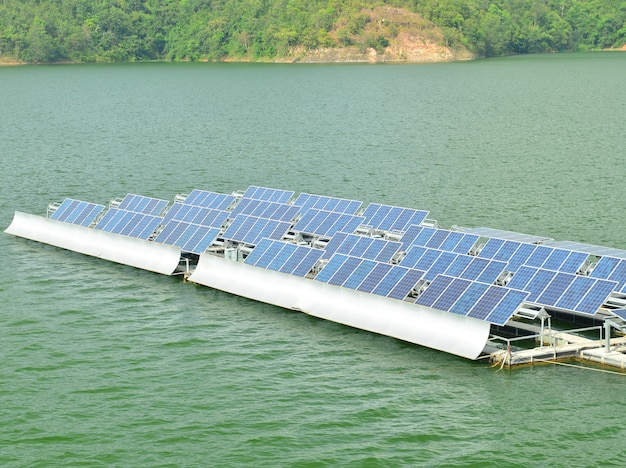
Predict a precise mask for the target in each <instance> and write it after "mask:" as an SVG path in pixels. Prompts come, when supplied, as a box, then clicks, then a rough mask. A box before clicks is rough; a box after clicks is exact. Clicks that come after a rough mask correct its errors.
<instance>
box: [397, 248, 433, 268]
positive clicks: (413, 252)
mask: <svg viewBox="0 0 626 468" xmlns="http://www.w3.org/2000/svg"><path fill="white" fill-rule="evenodd" d="M427 250H428V249H427V248H426V247H419V246H417V245H414V246H412V247H411V248H409V251H408V252H407V254H406V255H405V256H404V258H403V259H402V260H401V261H400V265H402V266H405V267H408V268H413V267H415V264H416V263H417V262H418V261H419V259H420V258H422V255H424V254H425V253H426V251H427Z"/></svg>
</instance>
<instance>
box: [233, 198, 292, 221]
mask: <svg viewBox="0 0 626 468" xmlns="http://www.w3.org/2000/svg"><path fill="white" fill-rule="evenodd" d="M298 211H299V208H298V207H297V206H293V205H288V204H286V203H276V202H270V201H265V200H257V199H254V198H242V199H241V200H239V203H237V206H235V208H234V209H233V211H232V213H231V214H230V217H231V218H234V217H235V216H237V215H238V214H245V215H252V216H258V217H259V218H268V219H278V220H280V221H291V220H292V219H293V218H294V217H295V216H296V214H298Z"/></svg>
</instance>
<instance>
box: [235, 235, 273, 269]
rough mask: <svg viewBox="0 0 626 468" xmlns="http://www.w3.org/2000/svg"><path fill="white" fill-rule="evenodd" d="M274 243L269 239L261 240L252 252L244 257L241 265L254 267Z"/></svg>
mask: <svg viewBox="0 0 626 468" xmlns="http://www.w3.org/2000/svg"><path fill="white" fill-rule="evenodd" d="M273 243H274V241H273V240H271V239H261V240H260V241H259V243H258V244H257V245H256V246H255V247H254V248H253V249H252V252H250V254H249V255H248V256H247V257H246V259H245V260H244V261H243V263H247V264H248V265H254V264H255V263H256V262H257V261H258V260H259V259H260V258H261V256H263V254H264V253H265V251H266V250H267V249H268V248H269V247H270V246H271V245H272V244H273Z"/></svg>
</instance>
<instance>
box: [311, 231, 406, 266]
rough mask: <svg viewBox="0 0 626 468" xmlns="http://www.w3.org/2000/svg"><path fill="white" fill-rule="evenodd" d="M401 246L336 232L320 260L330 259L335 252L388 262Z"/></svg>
mask: <svg viewBox="0 0 626 468" xmlns="http://www.w3.org/2000/svg"><path fill="white" fill-rule="evenodd" d="M401 246H402V244H400V243H399V242H394V241H388V240H385V239H379V238H373V237H364V236H358V235H356V234H348V233H346V232H338V233H337V234H335V235H334V236H333V237H332V238H331V239H330V241H329V242H328V244H327V245H326V247H325V248H324V256H323V257H322V258H330V257H331V256H332V255H333V254H334V253H335V252H338V253H342V254H346V255H352V256H353V257H361V258H368V259H370V260H376V261H379V262H389V261H391V259H392V257H393V256H394V255H395V254H396V252H398V250H400V247H401Z"/></svg>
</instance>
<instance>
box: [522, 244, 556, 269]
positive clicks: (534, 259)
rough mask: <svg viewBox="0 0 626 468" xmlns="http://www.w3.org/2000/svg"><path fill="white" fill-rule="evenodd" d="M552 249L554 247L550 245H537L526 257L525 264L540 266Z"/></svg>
mask: <svg viewBox="0 0 626 468" xmlns="http://www.w3.org/2000/svg"><path fill="white" fill-rule="evenodd" d="M553 250H554V249H553V248H552V247H546V246H545V245H538V246H537V247H536V248H535V250H534V252H533V253H532V254H531V255H530V257H528V259H527V260H526V263H525V264H526V265H528V266H531V267H535V268H540V267H541V265H543V264H544V262H545V261H546V259H547V258H548V256H549V255H550V254H551V253H552V251H553Z"/></svg>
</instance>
